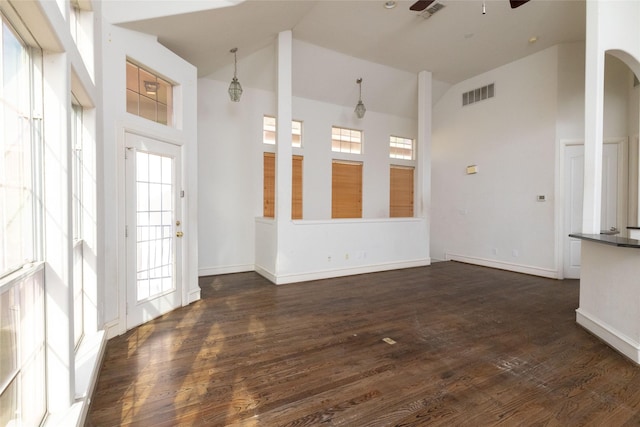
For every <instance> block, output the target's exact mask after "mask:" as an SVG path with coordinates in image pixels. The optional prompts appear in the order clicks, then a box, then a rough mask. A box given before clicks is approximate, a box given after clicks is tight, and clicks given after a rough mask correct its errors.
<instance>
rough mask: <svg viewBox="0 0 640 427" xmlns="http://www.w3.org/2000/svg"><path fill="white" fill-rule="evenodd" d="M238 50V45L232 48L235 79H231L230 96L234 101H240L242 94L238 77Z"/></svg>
mask: <svg viewBox="0 0 640 427" xmlns="http://www.w3.org/2000/svg"><path fill="white" fill-rule="evenodd" d="M237 51H238V48H237V47H234V48H233V49H231V50H230V52H231V53H233V80H231V84H230V85H229V98H230V99H231V101H233V102H240V96H241V95H242V86H241V85H240V82H239V81H238V77H237V76H236V74H237V72H238V58H237V56H236V52H237Z"/></svg>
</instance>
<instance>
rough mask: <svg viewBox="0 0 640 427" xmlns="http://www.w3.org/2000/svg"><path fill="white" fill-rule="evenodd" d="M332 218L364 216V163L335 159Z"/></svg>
mask: <svg viewBox="0 0 640 427" xmlns="http://www.w3.org/2000/svg"><path fill="white" fill-rule="evenodd" d="M331 169H332V170H331V218H362V163H361V162H346V161H342V160H334V161H333V164H332V168H331Z"/></svg>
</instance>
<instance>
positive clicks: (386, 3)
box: [384, 0, 396, 9]
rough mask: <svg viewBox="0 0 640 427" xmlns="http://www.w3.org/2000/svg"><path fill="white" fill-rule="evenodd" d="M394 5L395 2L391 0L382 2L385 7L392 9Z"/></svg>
mask: <svg viewBox="0 0 640 427" xmlns="http://www.w3.org/2000/svg"><path fill="white" fill-rule="evenodd" d="M394 7H396V2H395V1H393V0H389V1H386V2H384V8H385V9H393V8H394Z"/></svg>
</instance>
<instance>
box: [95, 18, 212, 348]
mask: <svg viewBox="0 0 640 427" xmlns="http://www.w3.org/2000/svg"><path fill="white" fill-rule="evenodd" d="M102 36H103V38H102V46H103V55H102V58H101V61H102V66H103V72H104V75H105V77H106V76H108V78H105V81H104V88H103V93H104V123H105V127H104V141H105V143H104V146H103V147H102V150H103V152H102V165H101V166H102V176H101V177H100V180H101V181H102V183H103V191H102V197H103V198H104V199H103V200H104V204H103V210H102V212H100V214H101V216H102V219H103V228H102V231H103V235H102V238H103V241H104V248H105V250H104V254H103V262H104V282H103V283H104V289H103V292H104V294H103V301H104V318H103V321H104V324H105V329H107V333H108V335H109V336H113V335H116V334H120V333H122V332H124V331H125V330H126V326H125V319H126V317H125V316H126V315H125V301H126V300H125V297H126V292H127V291H126V275H125V266H126V263H127V259H126V250H125V239H124V235H125V233H124V226H125V223H124V207H125V205H124V135H125V132H131V133H137V134H140V135H143V136H146V137H150V138H155V139H158V140H162V141H165V142H170V143H172V144H175V145H178V146H181V147H182V161H183V165H182V171H183V176H182V184H183V188H184V191H185V197H184V199H182V215H183V217H182V223H183V230H184V235H185V236H184V238H183V240H182V245H183V251H182V254H183V264H182V279H183V295H182V302H183V304H184V305H186V304H188V303H190V302H192V301H194V300H197V299H199V297H200V288H199V287H198V273H197V262H198V261H197V260H198V243H197V239H198V231H197V230H198V215H197V201H198V181H197V168H198V162H197V156H198V152H197V125H196V122H197V113H196V107H197V103H196V102H197V101H196V96H197V92H196V90H197V89H196V85H197V77H196V68H195V67H194V66H192V65H191V64H188V63H187V62H186V61H184V60H183V59H181V58H180V57H178V56H176V55H175V54H174V53H173V52H171V51H169V50H168V49H166V48H165V47H164V46H162V45H160V44H159V43H158V42H157V40H156V39H155V37H152V36H149V35H145V34H141V33H137V32H135V31H131V30H127V29H123V28H119V27H116V26H113V25H110V24H109V23H108V22H103V34H102ZM127 58H131V59H133V60H135V61H136V62H139V63H140V64H142V65H144V66H145V67H146V68H148V69H150V70H152V71H154V72H156V73H158V74H159V75H161V76H164V77H165V78H166V79H168V80H170V81H172V82H174V84H175V89H174V112H175V120H176V127H174V128H171V127H167V126H164V125H161V124H158V123H155V122H152V121H149V120H146V119H143V118H141V117H138V116H134V115H132V114H129V113H127V112H126V80H125V78H126V67H125V63H126V60H127Z"/></svg>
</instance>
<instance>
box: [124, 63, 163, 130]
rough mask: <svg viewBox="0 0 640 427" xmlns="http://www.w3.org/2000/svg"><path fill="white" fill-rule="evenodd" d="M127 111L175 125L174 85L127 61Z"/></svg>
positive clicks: (158, 121)
mask: <svg viewBox="0 0 640 427" xmlns="http://www.w3.org/2000/svg"><path fill="white" fill-rule="evenodd" d="M127 112H128V113H131V114H135V115H136V116H140V117H144V118H145V119H149V120H152V121H154V122H157V123H161V124H163V125H167V126H173V86H172V85H171V83H169V82H168V81H166V80H164V79H162V78H160V77H159V76H157V75H156V74H154V73H152V72H151V71H149V70H146V69H144V68H143V67H140V66H138V65H136V64H134V63H132V62H129V61H127Z"/></svg>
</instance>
